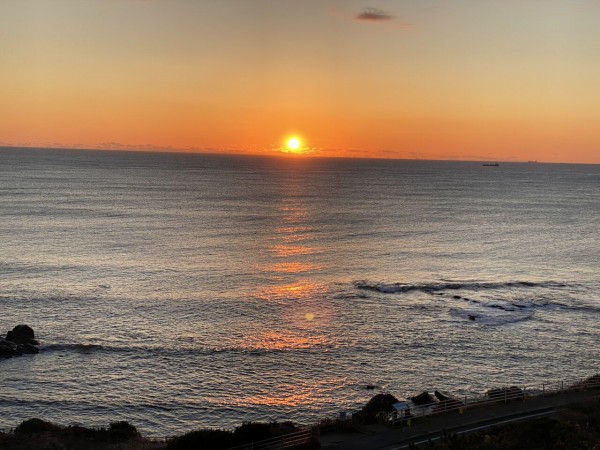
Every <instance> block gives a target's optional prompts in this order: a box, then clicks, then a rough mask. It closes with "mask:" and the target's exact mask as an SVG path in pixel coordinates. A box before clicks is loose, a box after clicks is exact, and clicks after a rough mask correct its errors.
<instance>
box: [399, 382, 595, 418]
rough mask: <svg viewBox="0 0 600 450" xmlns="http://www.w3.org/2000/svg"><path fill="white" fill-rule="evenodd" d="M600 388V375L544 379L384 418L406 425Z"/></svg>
mask: <svg viewBox="0 0 600 450" xmlns="http://www.w3.org/2000/svg"><path fill="white" fill-rule="evenodd" d="M594 389H600V374H599V375H594V376H592V377H589V378H586V379H570V380H561V381H551V382H544V383H541V384H539V385H530V386H522V387H519V386H510V387H503V388H499V389H491V390H489V391H487V392H486V393H485V394H484V395H481V396H472V397H469V396H465V397H461V398H456V397H455V398H451V399H448V400H442V401H436V402H433V403H431V404H428V405H422V406H415V407H413V408H412V409H411V411H410V414H409V415H408V416H399V415H395V414H392V415H391V416H390V417H389V418H388V420H389V421H390V422H391V423H392V425H401V424H407V423H408V424H410V422H409V421H411V420H412V419H413V418H415V417H423V416H433V415H436V414H447V413H451V412H459V413H461V414H462V413H464V412H465V411H466V410H467V409H471V408H476V407H477V408H480V407H485V406H488V405H496V404H502V403H511V402H516V401H524V400H526V399H528V398H536V397H543V396H548V395H558V394H561V393H568V392H576V391H588V390H594Z"/></svg>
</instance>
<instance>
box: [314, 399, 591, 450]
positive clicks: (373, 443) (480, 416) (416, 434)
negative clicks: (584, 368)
mask: <svg viewBox="0 0 600 450" xmlns="http://www.w3.org/2000/svg"><path fill="white" fill-rule="evenodd" d="M598 396H599V393H598V391H586V392H564V393H561V394H555V395H548V396H544V397H529V398H526V399H525V400H524V401H515V402H511V403H508V404H498V405H493V406H480V407H475V408H471V409H467V410H466V411H465V412H464V414H459V413H458V412H456V411H455V412H451V413H447V414H442V415H436V416H430V417H423V418H421V419H420V420H418V421H417V420H415V421H414V424H413V425H412V426H410V427H402V428H390V427H387V426H383V425H374V426H368V427H365V428H364V429H363V430H361V433H358V432H357V433H328V434H324V435H322V436H320V437H319V441H320V442H321V448H323V449H327V450H397V449H404V448H407V447H408V446H409V444H411V443H414V444H419V443H426V442H427V441H428V439H432V440H435V439H439V437H440V436H441V435H442V434H443V432H444V431H446V432H448V433H468V432H472V431H478V430H480V429H484V428H489V427H491V426H494V425H500V424H502V423H508V422H511V421H512V422H514V421H518V420H526V419H529V418H535V417H542V416H548V415H552V414H555V413H556V412H557V411H559V410H561V409H563V408H565V407H567V406H570V405H574V404H578V403H584V402H586V401H589V400H591V399H593V398H598Z"/></svg>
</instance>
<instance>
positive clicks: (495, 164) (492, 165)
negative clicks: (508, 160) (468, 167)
mask: <svg viewBox="0 0 600 450" xmlns="http://www.w3.org/2000/svg"><path fill="white" fill-rule="evenodd" d="M499 165H500V164H498V163H484V164H482V166H487V167H498V166H499Z"/></svg>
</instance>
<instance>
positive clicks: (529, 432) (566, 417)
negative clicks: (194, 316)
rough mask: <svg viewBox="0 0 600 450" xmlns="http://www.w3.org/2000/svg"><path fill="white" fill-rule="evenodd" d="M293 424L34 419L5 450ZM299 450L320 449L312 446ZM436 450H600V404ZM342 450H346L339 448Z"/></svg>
mask: <svg viewBox="0 0 600 450" xmlns="http://www.w3.org/2000/svg"><path fill="white" fill-rule="evenodd" d="M294 428H295V427H294V426H293V424H290V423H286V424H275V423H271V424H260V423H250V424H244V425H242V426H241V427H238V428H237V429H236V430H234V431H231V432H230V431H223V430H197V431H192V432H190V433H187V434H185V435H183V436H179V437H175V438H173V439H170V440H167V441H155V440H151V439H147V438H144V437H142V436H140V434H139V433H138V432H137V430H136V429H135V427H133V426H132V425H130V424H128V423H127V422H116V423H112V424H110V426H109V427H108V428H99V429H91V428H85V427H81V426H69V427H63V426H59V425H55V424H52V423H50V422H45V421H43V420H40V419H29V420H27V421H25V422H23V423H21V424H20V425H19V426H18V427H17V428H15V430H14V431H12V432H10V433H0V449H1V450H31V449H36V450H58V449H60V450H192V449H193V450H224V449H227V448H229V447H232V446H236V445H240V444H243V443H250V442H254V441H258V440H262V439H265V438H269V437H273V436H277V435H279V436H281V433H284V434H285V433H287V432H293V430H294ZM294 448H296V449H297V450H300V449H301V448H302V449H307V450H308V449H312V448H318V442H317V441H316V440H314V439H313V440H312V441H311V442H310V443H306V444H303V445H300V446H296V447H294ZM425 448H429V449H436V450H509V449H511V450H512V449H523V450H571V449H575V450H579V449H581V450H590V449H594V450H600V399H596V400H594V401H593V402H590V403H587V404H584V405H579V406H576V407H572V408H569V409H567V410H564V411H562V412H561V413H560V414H559V415H558V416H557V417H556V418H542V419H535V420H529V421H523V422H516V423H513V424H507V425H503V426H499V427H495V428H492V429H489V430H485V431H481V432H477V433H472V434H469V435H458V436H457V435H449V436H445V437H444V438H443V439H442V440H441V441H437V442H435V443H430V444H428V445H425ZM340 449H341V450H343V449H342V448H341V447H340Z"/></svg>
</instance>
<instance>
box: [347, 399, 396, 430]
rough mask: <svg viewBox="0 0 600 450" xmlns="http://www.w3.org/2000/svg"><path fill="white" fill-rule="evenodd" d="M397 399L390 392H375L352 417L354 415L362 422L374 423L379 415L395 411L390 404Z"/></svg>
mask: <svg viewBox="0 0 600 450" xmlns="http://www.w3.org/2000/svg"><path fill="white" fill-rule="evenodd" d="M398 401H399V400H398V399H397V398H396V397H394V396H393V395H392V394H377V395H375V396H374V397H373V398H371V400H369V401H368V402H367V404H366V405H365V406H363V408H362V410H361V411H360V412H359V413H357V414H355V415H353V418H354V416H356V417H357V418H359V419H360V420H361V421H362V422H363V423H375V422H377V421H378V420H379V418H380V417H381V415H385V413H391V412H393V411H395V410H394V407H393V406H392V405H393V404H394V403H398Z"/></svg>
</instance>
